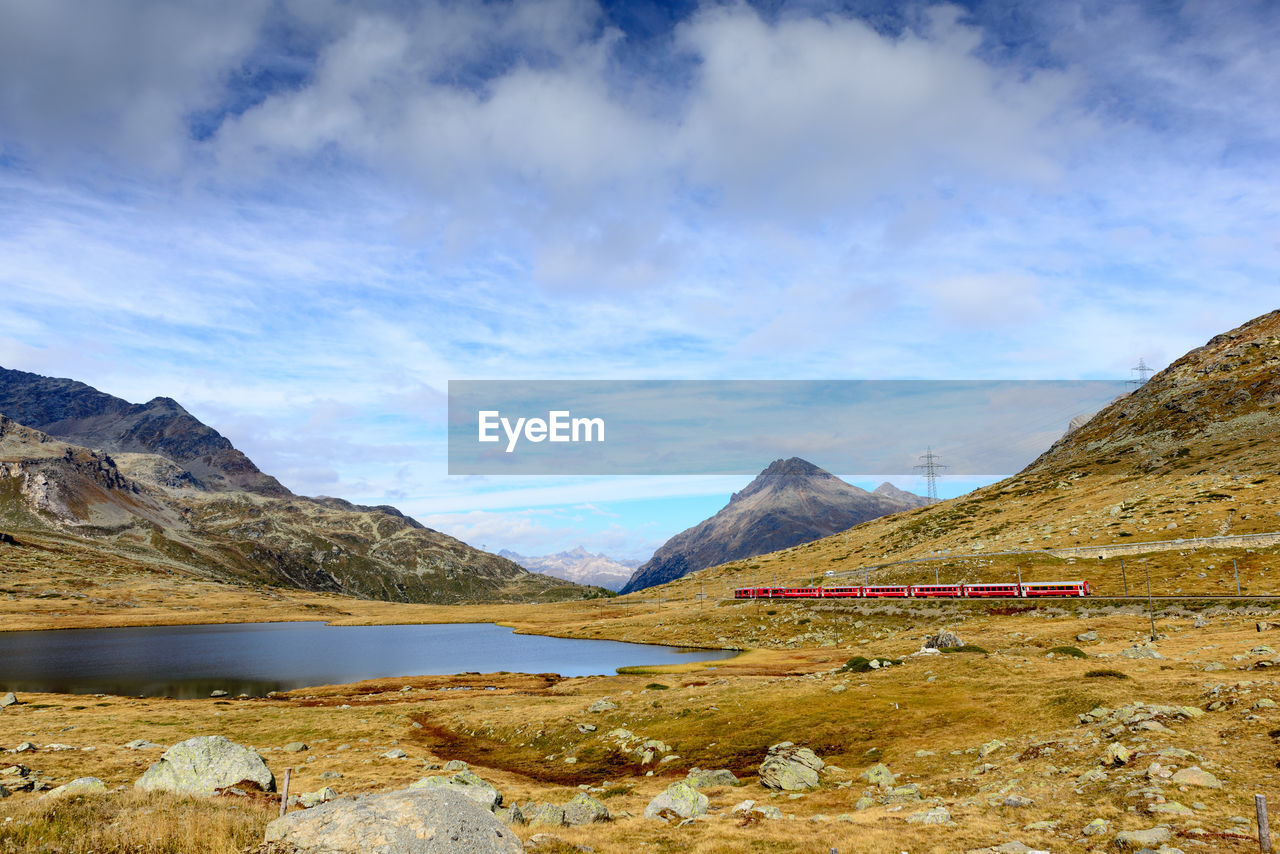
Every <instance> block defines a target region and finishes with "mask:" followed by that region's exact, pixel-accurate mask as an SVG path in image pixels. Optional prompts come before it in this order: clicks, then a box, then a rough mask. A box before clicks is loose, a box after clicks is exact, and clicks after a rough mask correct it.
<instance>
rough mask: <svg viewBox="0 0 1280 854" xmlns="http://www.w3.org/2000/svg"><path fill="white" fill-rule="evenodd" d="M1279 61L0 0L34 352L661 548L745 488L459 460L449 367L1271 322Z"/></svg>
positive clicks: (1168, 333) (728, 371) (818, 376)
mask: <svg viewBox="0 0 1280 854" xmlns="http://www.w3.org/2000/svg"><path fill="white" fill-rule="evenodd" d="M1277 45H1280V5H1277V4H1275V3H1270V2H1240V3H1232V2H1181V3H1179V2H1147V3H1142V2H1139V3H1125V2H1061V3H1018V2H994V0H993V2H981V1H980V0H979V1H978V2H966V3H959V4H949V3H931V2H908V3H885V2H861V0H857V2H847V3H827V2H817V0H814V1H813V2H794V3H792V2H780V0H768V2H757V3H747V2H723V3H698V2H675V3H644V2H604V3H598V2H587V0H521V2H511V3H498V2H495V3H480V2H410V0H368V2H360V0H217V2H212V0H211V1H210V2H195V0H192V1H191V2H172V0H113V2H111V3H90V4H85V3H79V2H72V0H40V2H34V0H0V296H3V310H2V311H0V365H3V366H4V367H7V368H17V369H21V370H27V371H33V372H36V373H40V374H45V375H51V376H65V377H72V378H75V379H78V380H81V381H84V382H86V383H89V384H90V385H93V386H95V387H97V388H99V389H102V390H103V391H107V392H109V393H112V394H115V395H118V396H120V397H124V398H126V399H128V400H131V401H139V402H141V401H146V400H149V399H151V398H153V397H156V396H167V397H173V398H175V399H177V400H179V401H180V402H181V403H182V404H183V405H184V406H185V407H186V408H187V409H188V410H189V411H191V412H192V413H193V414H194V415H196V416H197V417H198V418H200V419H201V420H203V421H204V422H206V423H208V424H210V425H212V426H214V427H215V428H216V429H218V430H219V431H221V432H222V433H223V434H224V435H226V436H227V437H228V438H230V439H231V440H232V441H233V442H234V443H235V445H236V446H237V447H239V448H240V449H242V450H243V451H245V452H246V453H247V454H248V455H249V456H250V457H251V458H252V459H253V460H254V461H255V462H257V463H258V465H259V466H260V467H261V468H262V469H263V470H265V471H267V472H269V473H271V474H274V475H276V476H277V477H278V478H279V479H280V480H281V481H282V482H283V483H285V484H286V485H287V486H289V487H290V488H291V489H293V490H295V491H297V492H299V493H302V494H308V495H319V494H324V495H336V496H340V497H343V498H347V499H349V500H352V501H357V502H362V503H392V504H395V505H397V506H399V507H401V508H402V509H403V510H405V511H406V512H408V513H411V514H412V515H414V516H416V517H417V518H419V519H420V520H422V521H423V522H425V523H426V524H428V525H431V526H432V527H435V528H438V529H440V530H443V531H445V532H447V533H450V534H453V535H454V536H458V537H460V538H461V539H464V540H466V541H467V542H469V543H472V544H473V545H478V546H485V547H488V548H489V549H492V550H496V549H498V548H510V549H513V550H515V551H518V552H521V553H525V554H540V553H545V552H549V551H556V550H559V549H562V548H568V547H572V546H574V545H578V544H579V543H581V544H583V545H585V546H587V547H588V548H589V549H591V550H593V551H606V552H608V553H610V554H613V555H615V556H619V557H629V558H642V559H643V558H647V557H648V556H649V554H651V553H652V551H653V549H654V548H655V547H656V546H657V545H659V544H660V543H661V542H662V541H664V540H665V539H666V538H667V537H668V536H670V535H671V534H673V533H675V532H676V531H679V530H681V529H683V528H684V527H687V526H689V525H691V524H694V523H696V522H697V521H699V520H700V519H702V518H704V517H705V516H707V515H710V513H712V512H714V511H715V510H716V509H718V508H719V507H720V506H722V505H723V504H724V503H725V501H726V500H727V498H728V495H729V494H730V493H731V492H732V491H734V490H736V489H740V488H742V486H744V485H745V484H746V482H747V481H749V479H750V478H749V477H744V476H723V477H721V476H701V477H693V476H687V477H682V476H665V477H657V476H652V477H645V476H630V477H556V476H540V477H532V476H530V477H484V476H465V477H459V476H453V477H451V476H449V475H448V474H447V459H446V458H447V454H446V451H445V417H446V393H447V387H448V386H447V384H448V382H449V381H450V380H467V379H506V380H521V379H555V380H562V379H574V380H576V379H593V380H616V379H627V380H637V379H640V380H646V379H701V380H722V379H724V380H742V379H805V380H832V379H876V380H880V379H935V380H936V379H944V380H974V379H1015V380H1043V379H1067V380H1076V379H1109V380H1114V379H1128V378H1129V377H1130V376H1131V371H1130V369H1131V368H1132V367H1133V366H1134V365H1135V364H1136V363H1137V360H1138V359H1139V358H1143V359H1145V360H1146V362H1147V363H1149V364H1151V365H1153V366H1156V367H1163V366H1164V365H1166V364H1168V363H1169V361H1171V360H1172V359H1175V358H1177V357H1178V356H1180V355H1181V354H1182V353H1184V352H1186V351H1187V350H1189V349H1191V348H1193V347H1196V346H1199V345H1200V344H1203V343H1204V342H1205V341H1206V340H1207V339H1208V338H1210V337H1212V336H1213V335H1215V334H1218V333H1220V332H1223V331H1225V330H1227V329H1230V328H1232V327H1234V326H1236V325H1238V324H1240V323H1242V322H1244V321H1246V320H1248V319H1249V318H1251V317H1254V316H1256V315H1258V314H1261V313H1263V312H1266V311H1269V310H1272V309H1274V308H1276V303H1277V296H1280V287H1277V272H1280V210H1278V209H1280V192H1277V190H1278V189H1280V188H1278V187H1277V176H1278V175H1280V99H1277V98H1276V93H1277V92H1280V62H1278V61H1277V56H1276V53H1277ZM922 450H923V449H922ZM779 455H780V456H781V454H779ZM813 461H814V462H816V463H818V464H819V465H821V464H822V460H820V459H815V460H813ZM768 462H769V460H768V459H762V460H761V461H760V468H764V466H765V465H767V464H768ZM841 474H848V475H849V476H850V477H851V478H853V479H854V482H857V483H859V485H865V486H868V487H874V486H875V485H876V483H878V482H879V480H880V479H878V478H877V479H871V480H869V481H865V482H863V481H858V480H857V479H856V476H857V475H858V473H857V472H848V473H843V472H841ZM992 474H993V475H995V474H1001V473H992ZM909 475H910V472H907V473H904V476H903V477H902V478H895V479H894V482H895V483H897V484H898V485H899V486H902V487H906V488H916V489H920V488H922V487H921V485H920V484H919V483H918V482H917V481H915V480H913V478H912V477H910V476H909ZM973 485H975V482H973V481H967V480H963V479H957V480H955V481H954V482H944V483H943V484H942V486H941V487H940V489H941V491H942V492H943V494H944V495H946V494H956V493H958V492H960V491H963V490H964V489H968V488H972V486H973Z"/></svg>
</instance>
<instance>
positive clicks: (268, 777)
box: [134, 735, 276, 795]
mask: <svg viewBox="0 0 1280 854" xmlns="http://www.w3.org/2000/svg"><path fill="white" fill-rule="evenodd" d="M245 783H250V784H252V785H256V786H258V787H259V788H260V789H262V790H263V791H264V792H274V791H275V790H276V778H275V777H274V776H273V775H272V774H271V769H269V768H268V767H267V763H265V762H263V761H262V757H261V756H259V755H258V754H257V753H256V752H254V751H252V750H250V749H249V748H247V747H242V746H240V745H238V744H235V743H233V742H231V741H228V740H227V739H226V738H225V737H223V736H220V735H203V736H196V737H195V738H189V739H187V740H186V741H183V742H179V743H178V744H175V745H174V746H173V747H170V748H169V749H168V750H166V751H165V752H164V754H163V755H162V756H161V757H160V761H159V762H156V763H155V764H153V765H152V766H151V767H150V768H148V769H147V770H146V772H145V773H144V774H143V775H142V776H141V777H139V778H138V780H137V782H135V783H134V786H136V787H137V788H139V789H147V790H154V789H160V790H164V791H169V792H183V793H188V794H196V795H212V794H214V792H215V790H217V789H223V788H226V787H228V786H240V787H242V788H243V786H244V784H245Z"/></svg>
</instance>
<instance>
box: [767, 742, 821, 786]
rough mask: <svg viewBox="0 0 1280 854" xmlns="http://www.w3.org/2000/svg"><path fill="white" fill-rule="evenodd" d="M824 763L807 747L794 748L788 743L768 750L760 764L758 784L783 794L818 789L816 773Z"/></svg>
mask: <svg viewBox="0 0 1280 854" xmlns="http://www.w3.org/2000/svg"><path fill="white" fill-rule="evenodd" d="M825 766H826V763H825V762H823V761H822V760H821V759H819V758H818V757H817V755H816V754H815V753H814V752H813V751H812V750H810V749H809V748H807V747H796V746H795V745H794V744H792V743H791V742H789V741H784V742H782V743H780V744H775V745H774V746H773V747H770V748H769V753H768V755H767V756H765V759H764V762H762V763H760V782H761V784H762V785H764V786H765V787H767V788H770V789H779V790H782V791H785V792H801V791H804V790H805V789H816V788H818V772H819V771H821V770H822V769H823V768H824V767H825Z"/></svg>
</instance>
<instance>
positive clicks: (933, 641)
mask: <svg viewBox="0 0 1280 854" xmlns="http://www.w3.org/2000/svg"><path fill="white" fill-rule="evenodd" d="M924 646H925V649H953V648H955V647H958V646H964V641H962V640H960V636H959V635H958V634H956V633H955V632H953V631H951V630H950V629H943V630H942V631H940V632H938V633H937V634H935V635H930V636H929V637H927V638H925V642H924Z"/></svg>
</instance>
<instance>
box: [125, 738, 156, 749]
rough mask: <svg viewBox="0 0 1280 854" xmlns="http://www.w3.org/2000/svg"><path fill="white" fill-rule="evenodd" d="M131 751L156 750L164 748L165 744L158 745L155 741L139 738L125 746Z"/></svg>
mask: <svg viewBox="0 0 1280 854" xmlns="http://www.w3.org/2000/svg"><path fill="white" fill-rule="evenodd" d="M125 747H126V748H128V749H129V750H154V749H155V748H157V747H164V745H163V744H156V743H155V742H154V741H147V740H146V739H145V738H137V739H134V740H133V741H131V742H129V743H128V744H126V745H125Z"/></svg>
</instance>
